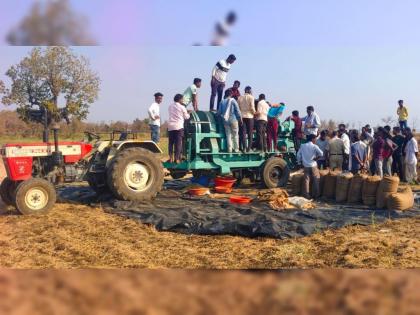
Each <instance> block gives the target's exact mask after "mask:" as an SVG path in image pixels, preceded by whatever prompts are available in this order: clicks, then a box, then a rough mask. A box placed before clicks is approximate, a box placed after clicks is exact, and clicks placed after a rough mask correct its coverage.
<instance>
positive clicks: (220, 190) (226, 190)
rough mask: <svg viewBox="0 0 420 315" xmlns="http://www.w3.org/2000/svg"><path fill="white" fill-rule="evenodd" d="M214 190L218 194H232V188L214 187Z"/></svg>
mask: <svg viewBox="0 0 420 315" xmlns="http://www.w3.org/2000/svg"><path fill="white" fill-rule="evenodd" d="M214 189H215V190H216V192H217V193H219V194H230V193H231V192H232V187H225V186H216V187H214Z"/></svg>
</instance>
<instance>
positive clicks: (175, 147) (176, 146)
mask: <svg viewBox="0 0 420 315" xmlns="http://www.w3.org/2000/svg"><path fill="white" fill-rule="evenodd" d="M183 137H184V129H179V130H171V131H169V150H168V151H169V158H172V156H173V154H174V152H175V160H177V161H180V160H181V154H182V139H183Z"/></svg>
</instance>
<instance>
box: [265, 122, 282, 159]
mask: <svg viewBox="0 0 420 315" xmlns="http://www.w3.org/2000/svg"><path fill="white" fill-rule="evenodd" d="M278 131H279V122H278V120H277V118H271V117H269V118H268V122H267V141H268V151H270V152H271V151H275V150H277V134H278Z"/></svg>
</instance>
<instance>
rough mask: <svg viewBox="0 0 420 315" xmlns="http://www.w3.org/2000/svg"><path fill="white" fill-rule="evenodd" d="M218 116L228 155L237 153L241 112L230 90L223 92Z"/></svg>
mask: <svg viewBox="0 0 420 315" xmlns="http://www.w3.org/2000/svg"><path fill="white" fill-rule="evenodd" d="M218 114H219V115H220V117H222V120H223V125H224V127H225V133H226V142H227V151H228V153H231V152H232V148H233V152H235V153H237V152H239V124H242V116H241V111H240V110H239V105H238V103H237V102H236V100H235V99H234V98H233V97H232V90H231V89H228V90H226V92H225V99H224V100H223V101H222V102H221V103H220V105H219V110H218Z"/></svg>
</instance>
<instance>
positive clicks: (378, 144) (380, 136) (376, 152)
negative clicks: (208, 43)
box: [372, 127, 385, 178]
mask: <svg viewBox="0 0 420 315" xmlns="http://www.w3.org/2000/svg"><path fill="white" fill-rule="evenodd" d="M384 148H385V140H384V129H383V128H382V127H379V128H378V131H377V132H376V137H375V141H374V142H373V145H372V149H373V156H372V158H373V161H374V163H375V174H376V175H378V176H380V177H381V178H382V177H383V175H384V173H383V161H384Z"/></svg>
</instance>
